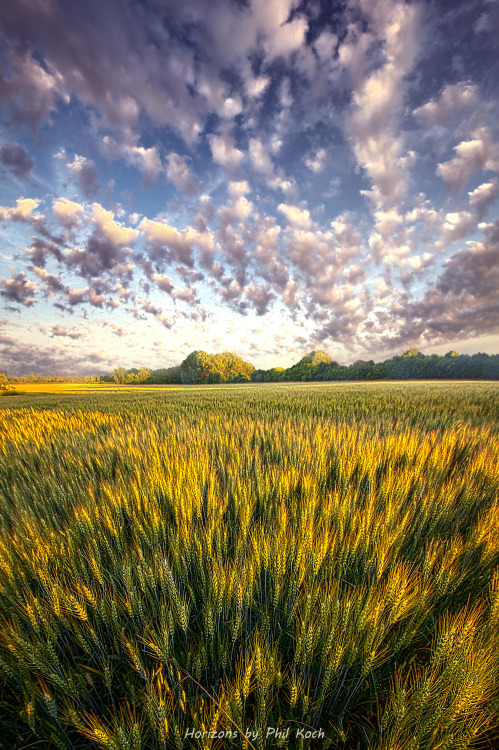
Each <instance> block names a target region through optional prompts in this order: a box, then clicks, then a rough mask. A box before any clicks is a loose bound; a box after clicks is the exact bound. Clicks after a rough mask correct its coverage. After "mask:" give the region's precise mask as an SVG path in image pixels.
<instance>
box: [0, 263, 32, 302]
mask: <svg viewBox="0 0 499 750" xmlns="http://www.w3.org/2000/svg"><path fill="white" fill-rule="evenodd" d="M0 287H2V290H1V291H0V295H1V296H2V297H3V298H4V299H6V300H7V301H8V302H17V303H18V304H20V305H24V306H25V307H31V306H32V305H34V304H35V298H34V297H33V296H32V295H33V293H34V291H35V289H36V287H37V283H36V281H29V279H27V278H26V274H25V273H24V271H20V272H19V273H18V274H17V275H16V276H14V278H11V279H6V278H5V277H4V276H2V277H0Z"/></svg>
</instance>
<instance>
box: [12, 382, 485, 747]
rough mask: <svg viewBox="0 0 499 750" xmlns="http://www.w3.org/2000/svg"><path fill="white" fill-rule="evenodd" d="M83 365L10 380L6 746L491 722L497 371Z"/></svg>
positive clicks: (254, 740) (445, 732)
mask: <svg viewBox="0 0 499 750" xmlns="http://www.w3.org/2000/svg"><path fill="white" fill-rule="evenodd" d="M72 388H73V391H72V392H71V391H70V392H68V391H67V389H66V391H64V389H59V390H57V389H56V388H54V389H53V392H51V393H49V395H44V393H33V392H30V393H26V394H25V395H23V396H14V397H12V398H2V399H0V402H1V408H0V617H1V620H0V747H2V748H4V749H6V748H9V749H10V748H12V749H14V750H24V748H26V749H27V748H31V747H33V748H43V749H45V748H47V749H52V748H61V750H62V749H63V748H64V749H66V748H68V749H71V748H72V749H73V750H84V749H85V748H109V749H111V750H149V749H150V750H163V749H164V748H168V749H170V748H172V749H175V750H180V749H181V748H202V749H203V750H204V749H205V748H206V749H207V748H213V750H218V749H222V748H246V749H247V750H249V748H255V749H256V748H258V750H263V749H266V748H274V747H276V748H277V747H290V748H297V749H298V750H301V748H309V747H310V748H335V749H336V748H337V749H338V750H343V749H344V750H355V749H358V750H462V749H464V748H487V747H489V748H494V747H495V748H497V747H498V746H499V648H498V643H499V387H498V386H497V384H492V383H445V382H440V383H433V384H429V383H428V384H421V383H405V384H396V383H393V384H386V383H369V384H362V385H360V384H335V385H327V384H314V385H313V386H312V385H308V384H307V385H305V384H304V385H299V386H298V385H297V386H294V385H288V384H286V385H279V386H274V385H268V386H267V385H260V386H259V385H255V386H229V387H226V386H225V387H224V386H217V387H211V388H210V387H198V388H196V387H191V388H182V387H164V388H158V389H152V388H151V389H144V388H136V389H117V390H116V391H114V392H113V391H112V389H109V388H108V389H107V390H108V391H109V392H106V390H105V389H104V390H103V389H98V388H86V389H81V392H80V390H79V389H78V387H75V386H72ZM40 389H41V390H42V391H43V390H44V389H45V393H47V386H46V385H45V386H44V387H43V386H40ZM20 390H24V391H26V390H27V388H26V387H25V386H24V385H23V386H22V388H21V387H20ZM51 390H52V389H51Z"/></svg>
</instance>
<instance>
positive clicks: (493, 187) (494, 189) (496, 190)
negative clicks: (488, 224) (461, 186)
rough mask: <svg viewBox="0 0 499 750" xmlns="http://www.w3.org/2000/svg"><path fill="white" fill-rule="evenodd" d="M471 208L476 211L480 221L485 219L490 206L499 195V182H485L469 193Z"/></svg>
mask: <svg viewBox="0 0 499 750" xmlns="http://www.w3.org/2000/svg"><path fill="white" fill-rule="evenodd" d="M468 195H469V197H470V206H471V208H472V209H473V210H474V211H476V213H477V216H478V218H479V219H483V217H484V216H485V214H486V213H487V211H488V209H489V208H490V206H491V205H492V204H493V203H494V201H495V199H496V198H497V196H498V195H499V181H498V180H493V181H492V182H483V183H482V184H481V185H479V186H478V187H477V188H475V190H472V191H471V192H470V193H468Z"/></svg>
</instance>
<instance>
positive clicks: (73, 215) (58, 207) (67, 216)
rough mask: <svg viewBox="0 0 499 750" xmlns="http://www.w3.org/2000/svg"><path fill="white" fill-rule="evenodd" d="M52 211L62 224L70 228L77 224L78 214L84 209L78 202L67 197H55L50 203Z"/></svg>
mask: <svg viewBox="0 0 499 750" xmlns="http://www.w3.org/2000/svg"><path fill="white" fill-rule="evenodd" d="M52 211H53V212H54V214H55V216H56V217H57V218H58V220H59V221H60V222H61V224H62V225H63V226H65V227H67V228H71V227H74V226H76V225H77V224H78V221H79V219H78V214H81V213H84V211H85V209H84V208H83V206H82V205H81V204H80V203H75V202H74V201H70V200H68V199H67V198H57V199H56V200H54V202H53V203H52Z"/></svg>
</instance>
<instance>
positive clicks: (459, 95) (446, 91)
mask: <svg viewBox="0 0 499 750" xmlns="http://www.w3.org/2000/svg"><path fill="white" fill-rule="evenodd" d="M477 104H478V88H477V86H475V85H474V84H472V83H470V82H469V81H460V82H459V83H454V84H448V85H447V86H444V88H443V90H442V93H441V94H440V97H439V98H438V99H430V100H429V101H428V102H426V104H423V106H421V107H418V109H415V110H414V113H413V114H414V116H415V117H417V118H418V120H419V121H420V122H421V123H422V124H423V125H424V127H426V128H429V127H431V126H432V125H443V126H448V125H451V124H452V123H453V122H454V121H455V120H457V118H458V117H459V116H460V115H461V114H462V113H463V112H469V111H470V110H472V109H474V108H476V106H477Z"/></svg>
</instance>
